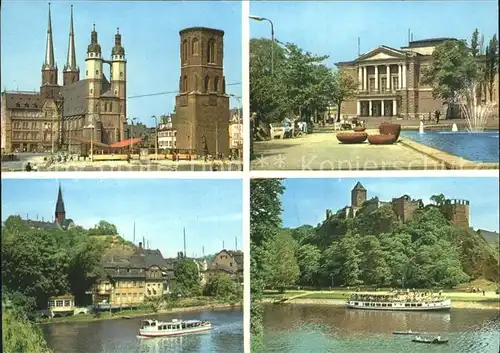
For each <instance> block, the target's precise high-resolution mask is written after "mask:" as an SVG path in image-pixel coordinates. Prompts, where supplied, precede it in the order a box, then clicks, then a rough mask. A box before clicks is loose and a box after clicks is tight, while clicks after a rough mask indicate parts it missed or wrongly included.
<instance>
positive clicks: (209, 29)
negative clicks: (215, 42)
mask: <svg viewBox="0 0 500 353" xmlns="http://www.w3.org/2000/svg"><path fill="white" fill-rule="evenodd" d="M191 31H207V32H215V33H218V34H220V35H224V31H223V30H220V29H216V28H208V27H189V28H184V29H181V30H180V31H179V34H182V33H184V32H191Z"/></svg>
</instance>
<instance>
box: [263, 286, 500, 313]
mask: <svg viewBox="0 0 500 353" xmlns="http://www.w3.org/2000/svg"><path fill="white" fill-rule="evenodd" d="M363 293H366V294H374V295H375V294H388V293H389V292H388V291H378V292H367V291H363ZM351 294H352V292H351V291H345V290H333V291H304V290H302V291H293V290H292V291H289V292H285V293H276V292H274V293H273V292H267V293H265V294H264V302H265V303H273V302H278V301H279V302H280V303H281V304H311V305H314V304H320V305H339V306H343V305H344V304H345V302H346V301H347V299H348V298H349V297H350V295H351ZM443 295H444V296H445V297H447V298H448V299H450V300H451V302H452V308H463V309H490V310H491V309H494V310H499V309H500V296H499V295H498V294H496V293H495V292H494V291H492V290H488V291H486V292H485V294H484V295H483V294H482V293H467V292H463V291H447V292H446V291H445V292H443Z"/></svg>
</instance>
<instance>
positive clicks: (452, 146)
mask: <svg viewBox="0 0 500 353" xmlns="http://www.w3.org/2000/svg"><path fill="white" fill-rule="evenodd" d="M401 136H402V137H406V138H409V139H411V140H413V141H416V142H419V143H421V144H423V145H426V146H429V147H432V148H436V149H438V150H441V151H444V152H447V153H450V154H453V155H455V156H458V157H462V158H464V159H468V160H470V161H474V162H487V163H498V161H499V158H498V154H499V151H498V131H487V132H473V133H471V132H448V131H429V132H424V133H423V134H421V133H419V132H418V131H402V132H401Z"/></svg>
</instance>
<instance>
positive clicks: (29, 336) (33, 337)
mask: <svg viewBox="0 0 500 353" xmlns="http://www.w3.org/2000/svg"><path fill="white" fill-rule="evenodd" d="M2 346H3V351H4V352H12V353H14V352H30V353H52V350H51V349H49V347H48V346H47V342H46V341H45V339H44V337H43V334H42V332H41V330H40V328H39V327H38V326H36V325H35V324H32V323H30V322H29V321H28V320H27V319H26V318H24V317H22V316H21V315H19V314H16V312H14V311H12V310H4V309H3V308H2Z"/></svg>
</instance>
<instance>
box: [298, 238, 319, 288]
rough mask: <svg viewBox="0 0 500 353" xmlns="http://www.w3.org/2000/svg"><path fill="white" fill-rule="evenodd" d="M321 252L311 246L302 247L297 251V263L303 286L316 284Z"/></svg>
mask: <svg viewBox="0 0 500 353" xmlns="http://www.w3.org/2000/svg"><path fill="white" fill-rule="evenodd" d="M320 260H321V250H319V249H318V248H317V247H316V246H314V245H311V244H305V245H302V246H301V247H300V248H299V249H298V251H297V262H298V265H299V268H300V277H301V282H302V283H303V284H309V285H311V284H314V280H315V279H316V277H317V274H318V273H319V270H320Z"/></svg>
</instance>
